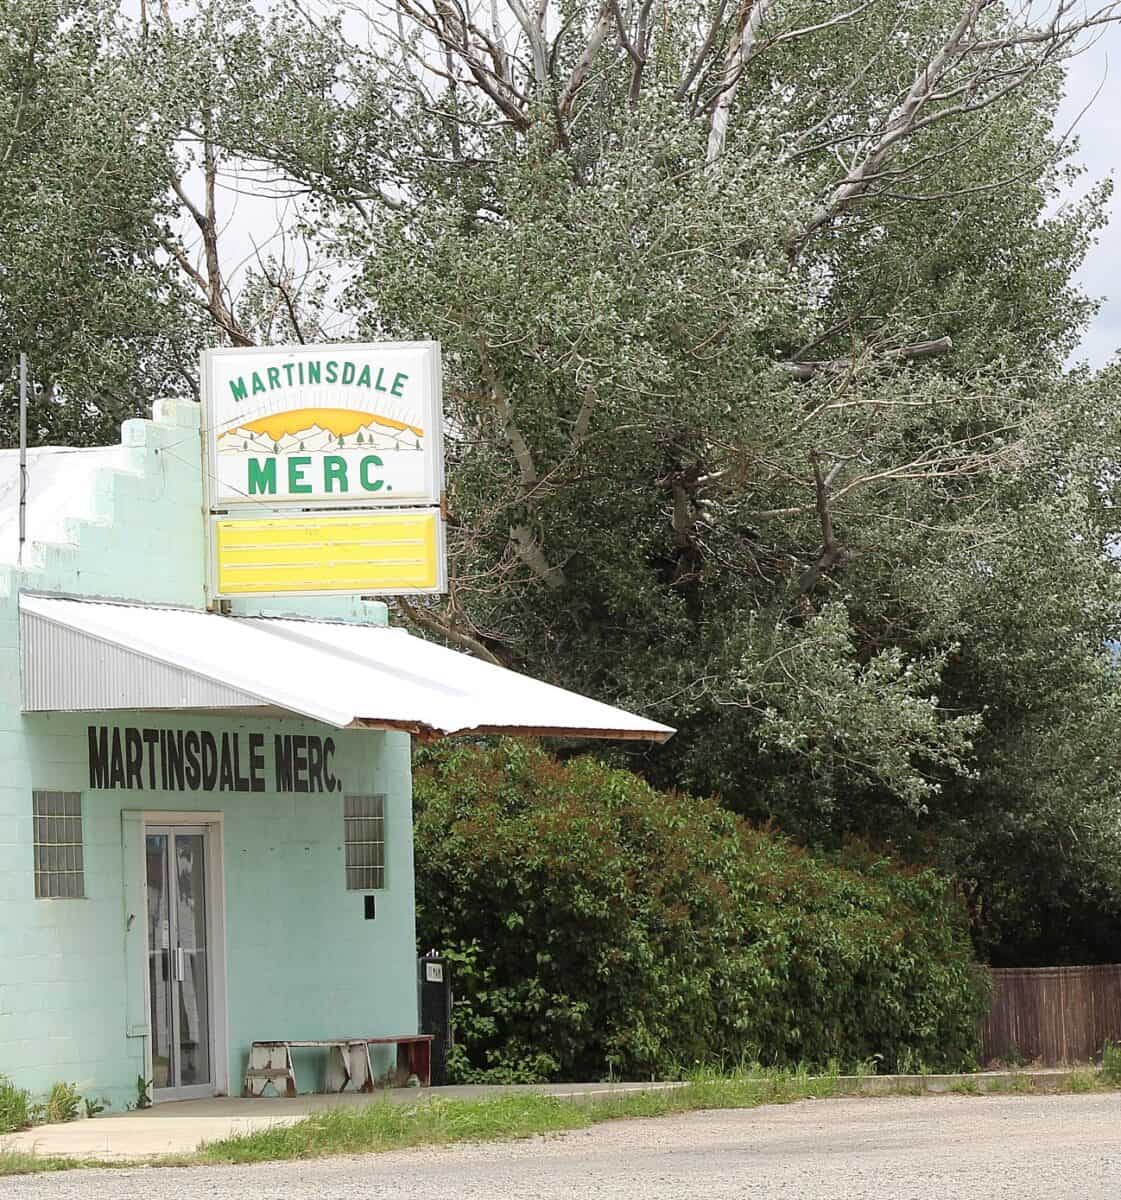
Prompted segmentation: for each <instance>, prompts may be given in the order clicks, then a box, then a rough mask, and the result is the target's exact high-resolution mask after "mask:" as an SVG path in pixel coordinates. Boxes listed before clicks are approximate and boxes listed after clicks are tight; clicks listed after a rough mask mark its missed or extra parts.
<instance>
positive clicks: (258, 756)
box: [249, 733, 265, 792]
mask: <svg viewBox="0 0 1121 1200" xmlns="http://www.w3.org/2000/svg"><path fill="white" fill-rule="evenodd" d="M264 770H265V735H264V734H263V733H251V734H250V735H249V790H250V791H252V792H263V791H264V790H265V776H264Z"/></svg>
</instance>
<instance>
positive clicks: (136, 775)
mask: <svg viewBox="0 0 1121 1200" xmlns="http://www.w3.org/2000/svg"><path fill="white" fill-rule="evenodd" d="M143 765H144V739H143V738H142V737H141V736H140V730H139V729H133V727H132V726H131V725H126V726H125V778H126V779H127V780H128V782H127V783H126V784H125V786H126V787H130V788H135V789H136V790H137V791H139V790H140V789H141V788H142V787H143V786H144V781H143V779H142V777H141V774H140V770H141V767H143Z"/></svg>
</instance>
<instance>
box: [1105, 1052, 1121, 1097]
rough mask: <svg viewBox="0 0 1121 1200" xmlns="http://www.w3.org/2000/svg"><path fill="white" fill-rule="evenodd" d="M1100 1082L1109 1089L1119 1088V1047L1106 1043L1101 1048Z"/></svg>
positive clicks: (1120, 1072) (1120, 1065) (1120, 1057)
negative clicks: (1105, 1084) (1108, 1086)
mask: <svg viewBox="0 0 1121 1200" xmlns="http://www.w3.org/2000/svg"><path fill="white" fill-rule="evenodd" d="M1102 1080H1103V1082H1105V1083H1108V1084H1109V1085H1110V1086H1111V1087H1121V1046H1118V1045H1117V1044H1116V1042H1110V1041H1107V1042H1106V1044H1105V1045H1104V1046H1103V1047H1102Z"/></svg>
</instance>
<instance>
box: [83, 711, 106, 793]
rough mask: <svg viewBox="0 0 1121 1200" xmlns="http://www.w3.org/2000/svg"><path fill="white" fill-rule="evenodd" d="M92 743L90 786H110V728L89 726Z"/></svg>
mask: <svg viewBox="0 0 1121 1200" xmlns="http://www.w3.org/2000/svg"><path fill="white" fill-rule="evenodd" d="M86 733H87V736H88V738H89V743H90V787H91V788H107V787H108V786H109V730H108V729H106V727H105V726H104V725H102V726H100V727H98V726H97V725H90V726H88V727H87V731H86Z"/></svg>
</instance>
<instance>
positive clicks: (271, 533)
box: [210, 509, 446, 597]
mask: <svg viewBox="0 0 1121 1200" xmlns="http://www.w3.org/2000/svg"><path fill="white" fill-rule="evenodd" d="M210 543H211V547H212V564H211V572H212V584H213V595H215V596H218V597H230V596H247V595H252V596H260V595H271V596H282V595H289V596H296V595H331V594H336V595H339V594H342V595H354V594H362V593H370V594H376V595H394V594H403V593H404V594H410V595H412V594H416V593H424V592H442V591H444V590H445V586H446V579H445V578H444V570H445V555H444V528H443V521H442V520H441V518H440V513H439V510H437V509H420V510H415V509H414V510H408V509H397V510H386V511H382V512H350V513H339V514H334V515H327V514H322V515H321V514H317V513H301V514H295V513H293V514H278V515H270V516H267V517H265V516H261V517H257V518H247V517H240V518H239V517H228V518H223V517H215V518H212V528H211V538H210Z"/></svg>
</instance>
